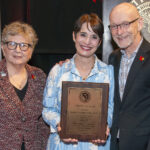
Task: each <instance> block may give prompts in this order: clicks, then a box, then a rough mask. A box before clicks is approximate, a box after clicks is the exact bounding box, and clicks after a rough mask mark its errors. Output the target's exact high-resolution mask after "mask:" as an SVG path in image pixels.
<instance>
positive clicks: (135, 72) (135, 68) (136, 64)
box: [122, 41, 149, 102]
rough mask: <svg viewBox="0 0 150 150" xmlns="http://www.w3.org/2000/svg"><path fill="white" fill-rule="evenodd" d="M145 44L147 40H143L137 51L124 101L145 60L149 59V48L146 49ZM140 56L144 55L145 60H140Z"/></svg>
mask: <svg viewBox="0 0 150 150" xmlns="http://www.w3.org/2000/svg"><path fill="white" fill-rule="evenodd" d="M144 45H145V41H143V43H142V45H141V47H140V48H139V51H138V52H137V55H136V56H135V59H134V61H133V64H132V66H131V68H130V71H129V74H128V77H127V81H126V85H125V89H124V94H123V99H122V102H124V100H125V98H126V96H127V95H128V92H129V91H130V90H131V88H132V85H133V83H134V81H135V79H136V77H137V76H138V73H139V72H140V70H141V68H142V66H143V64H144V62H146V60H147V59H149V55H147V54H146V50H147V49H145V47H144ZM140 57H143V58H144V60H140Z"/></svg>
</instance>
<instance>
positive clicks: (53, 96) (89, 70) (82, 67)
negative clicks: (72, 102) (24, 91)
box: [42, 14, 114, 150]
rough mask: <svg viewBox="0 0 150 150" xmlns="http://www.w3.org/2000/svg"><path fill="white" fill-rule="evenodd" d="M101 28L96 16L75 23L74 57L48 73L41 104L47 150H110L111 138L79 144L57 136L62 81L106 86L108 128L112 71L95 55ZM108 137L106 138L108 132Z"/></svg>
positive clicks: (101, 32) (111, 105)
mask: <svg viewBox="0 0 150 150" xmlns="http://www.w3.org/2000/svg"><path fill="white" fill-rule="evenodd" d="M103 30H104V29H103V24H102V22H101V20H100V19H99V18H98V16H97V15H96V14H90V15H89V14H85V15H82V16H81V17H80V18H79V19H78V20H77V21H76V23H75V26H74V31H73V41H74V42H75V47H76V54H75V55H74V56H73V58H72V59H71V60H70V61H68V62H66V63H64V64H63V65H62V66H59V65H55V66H54V67H53V68H52V70H51V71H50V73H49V76H48V79H47V83H46V87H45V90H44V100H43V105H44V108H43V113H42V114H43V118H44V120H45V121H46V122H47V123H48V124H49V125H50V127H51V132H52V133H51V135H50V137H49V141H48V145H47V150H109V149H110V148H109V146H110V135H109V137H108V140H107V141H106V143H105V144H104V143H103V142H104V141H102V140H101V139H95V140H94V139H93V140H92V141H91V142H81V141H78V140H77V139H71V138H69V139H60V137H59V134H58V132H59V131H60V130H61V127H60V126H59V122H60V112H61V88H62V87H61V86H62V84H61V83H62V81H74V82H97V83H109V88H110V89H109V104H108V121H107V122H108V127H109V128H110V127H111V123H112V113H113V91H114V85H113V84H114V79H113V67H112V66H111V65H106V64H105V63H103V62H102V61H100V60H99V59H98V58H97V57H96V55H95V52H96V50H97V48H98V47H99V45H100V44H101V41H102V36H103ZM107 134H109V132H108V129H107Z"/></svg>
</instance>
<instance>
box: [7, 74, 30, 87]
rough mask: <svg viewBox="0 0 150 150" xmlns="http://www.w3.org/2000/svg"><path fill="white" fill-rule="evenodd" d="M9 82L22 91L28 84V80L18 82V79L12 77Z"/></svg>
mask: <svg viewBox="0 0 150 150" xmlns="http://www.w3.org/2000/svg"><path fill="white" fill-rule="evenodd" d="M9 80H10V82H11V84H12V85H13V86H15V87H16V88H17V89H19V90H21V89H22V88H23V87H24V86H25V84H26V82H27V78H23V79H21V80H17V79H16V78H14V77H11V78H10V79H9Z"/></svg>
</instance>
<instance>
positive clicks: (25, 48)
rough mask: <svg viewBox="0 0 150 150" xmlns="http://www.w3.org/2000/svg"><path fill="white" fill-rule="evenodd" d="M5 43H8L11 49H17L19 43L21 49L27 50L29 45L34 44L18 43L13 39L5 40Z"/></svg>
mask: <svg viewBox="0 0 150 150" xmlns="http://www.w3.org/2000/svg"><path fill="white" fill-rule="evenodd" d="M4 44H6V45H7V48H8V49H9V50H15V49H16V48H17V46H18V45H19V48H20V50H21V51H27V50H28V48H29V47H32V45H31V44H28V43H16V42H13V41H8V42H4Z"/></svg>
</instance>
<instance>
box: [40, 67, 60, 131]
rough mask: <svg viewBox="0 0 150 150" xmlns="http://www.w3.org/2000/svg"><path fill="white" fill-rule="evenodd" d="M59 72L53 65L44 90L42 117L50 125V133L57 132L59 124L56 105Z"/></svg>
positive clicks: (58, 110) (57, 105)
mask: <svg viewBox="0 0 150 150" xmlns="http://www.w3.org/2000/svg"><path fill="white" fill-rule="evenodd" d="M60 75H61V72H60V67H59V65H55V66H54V67H53V68H52V70H51V71H50V73H49V75H48V78H47V82H46V86H45V89H44V98H43V111H42V116H43V119H44V120H45V122H46V123H47V124H48V125H50V127H51V132H57V127H56V126H57V124H58V123H59V122H60V105H59V104H58V95H59V94H58V93H59V88H60V87H59V86H58V81H59V78H60Z"/></svg>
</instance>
